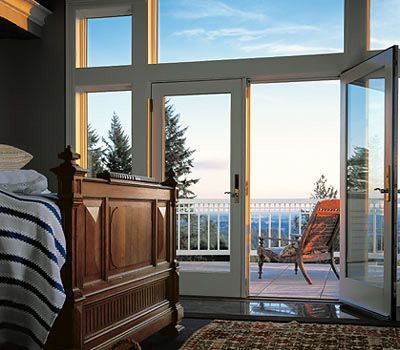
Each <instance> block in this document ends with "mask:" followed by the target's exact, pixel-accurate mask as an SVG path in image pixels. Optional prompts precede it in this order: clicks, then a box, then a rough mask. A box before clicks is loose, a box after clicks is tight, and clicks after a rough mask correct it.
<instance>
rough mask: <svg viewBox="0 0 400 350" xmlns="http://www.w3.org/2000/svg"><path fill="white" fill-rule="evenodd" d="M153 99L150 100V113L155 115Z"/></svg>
mask: <svg viewBox="0 0 400 350" xmlns="http://www.w3.org/2000/svg"><path fill="white" fill-rule="evenodd" d="M153 105H154V104H153V99H152V98H149V112H150V113H153V108H154V107H153Z"/></svg>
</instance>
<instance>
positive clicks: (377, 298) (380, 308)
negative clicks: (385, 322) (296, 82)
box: [340, 46, 398, 318]
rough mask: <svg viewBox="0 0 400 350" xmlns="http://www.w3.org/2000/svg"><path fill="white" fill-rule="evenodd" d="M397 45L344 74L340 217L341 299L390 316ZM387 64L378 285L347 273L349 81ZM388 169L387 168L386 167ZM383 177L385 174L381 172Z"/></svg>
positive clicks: (394, 225) (392, 302) (392, 312)
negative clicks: (386, 181) (385, 186)
mask: <svg viewBox="0 0 400 350" xmlns="http://www.w3.org/2000/svg"><path fill="white" fill-rule="evenodd" d="M397 52H398V48H397V46H394V47H392V48H390V49H388V50H386V51H383V52H381V53H379V54H377V55H376V56H374V57H372V58H370V59H368V60H366V61H364V62H362V63H360V64H359V65H357V66H355V67H354V68H352V69H350V70H348V71H346V72H344V73H343V74H342V75H341V191H340V193H341V197H342V200H341V219H340V232H341V235H340V300H341V301H343V302H344V303H347V304H351V305H354V306H356V307H358V308H362V309H365V310H367V311H372V312H373V313H376V314H379V315H381V316H384V317H388V318H395V312H396V299H395V288H396V280H395V276H396V259H397V254H394V252H395V251H396V246H397V244H396V242H397V93H398V78H397V76H398V75H397ZM383 67H384V68H385V120H384V121H382V122H384V123H385V150H384V152H385V167H384V169H387V166H390V185H389V194H390V197H391V201H390V202H387V201H385V202H384V203H385V204H384V242H385V250H384V286H383V288H379V287H377V286H372V285H369V284H367V283H364V282H362V281H357V280H354V279H351V278H348V277H347V266H346V265H347V264H346V263H347V261H346V257H347V250H346V249H347V181H346V177H347V169H346V168H347V142H348V132H347V131H348V130H347V125H348V124H347V121H348V119H347V107H348V100H347V91H348V90H347V85H348V83H350V82H352V81H355V80H357V79H359V78H362V77H364V76H366V75H368V74H371V73H373V72H375V71H377V70H378V69H380V68H383ZM385 171H386V170H385ZM382 178H383V174H382Z"/></svg>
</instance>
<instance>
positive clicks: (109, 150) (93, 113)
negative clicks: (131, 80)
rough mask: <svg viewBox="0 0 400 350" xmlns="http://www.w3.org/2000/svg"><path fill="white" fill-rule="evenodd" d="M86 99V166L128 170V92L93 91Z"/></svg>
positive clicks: (93, 172)
mask: <svg viewBox="0 0 400 350" xmlns="http://www.w3.org/2000/svg"><path fill="white" fill-rule="evenodd" d="M87 99H88V104H87V105H88V111H87V115H88V119H87V125H88V133H87V135H88V136H87V145H88V146H87V147H88V169H89V172H90V175H91V176H95V175H96V174H97V173H98V172H101V171H103V170H106V169H107V170H110V171H116V172H122V173H131V172H132V102H131V101H132V93H131V92H130V91H117V92H94V93H88V94H87Z"/></svg>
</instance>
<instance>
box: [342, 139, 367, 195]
mask: <svg viewBox="0 0 400 350" xmlns="http://www.w3.org/2000/svg"><path fill="white" fill-rule="evenodd" d="M368 158H369V153H368V149H367V148H364V147H355V148H354V150H353V154H352V155H351V157H350V158H349V159H348V160H347V189H348V191H352V192H363V193H365V192H366V191H367V189H368Z"/></svg>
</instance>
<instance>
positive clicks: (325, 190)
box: [311, 174, 338, 199]
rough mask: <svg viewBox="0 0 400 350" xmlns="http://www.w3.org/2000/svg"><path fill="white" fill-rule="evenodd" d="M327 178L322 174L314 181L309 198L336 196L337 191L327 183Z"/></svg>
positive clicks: (330, 197)
mask: <svg viewBox="0 0 400 350" xmlns="http://www.w3.org/2000/svg"><path fill="white" fill-rule="evenodd" d="M327 182H328V179H327V178H326V177H325V175H324V174H322V175H321V177H320V178H319V179H318V180H317V182H314V190H313V193H311V198H315V199H332V198H336V196H337V193H338V191H337V190H335V188H334V187H333V186H332V185H329V186H328V185H327Z"/></svg>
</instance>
